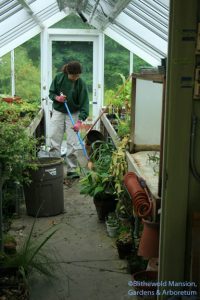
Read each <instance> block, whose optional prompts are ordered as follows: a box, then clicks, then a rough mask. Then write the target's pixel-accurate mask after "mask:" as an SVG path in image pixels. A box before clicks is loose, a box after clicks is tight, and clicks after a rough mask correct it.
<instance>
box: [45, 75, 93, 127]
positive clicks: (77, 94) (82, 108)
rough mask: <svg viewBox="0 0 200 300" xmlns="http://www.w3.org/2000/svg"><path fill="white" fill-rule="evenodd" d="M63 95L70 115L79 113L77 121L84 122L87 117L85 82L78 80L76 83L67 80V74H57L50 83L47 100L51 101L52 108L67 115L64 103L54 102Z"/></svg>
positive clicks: (87, 103) (87, 101) (87, 102)
mask: <svg viewBox="0 0 200 300" xmlns="http://www.w3.org/2000/svg"><path fill="white" fill-rule="evenodd" d="M60 93H63V94H64V95H66V96H67V98H66V99H67V105H68V107H69V110H70V112H71V113H74V112H77V111H79V120H82V121H84V120H85V119H86V118H87V117H88V115H89V97H88V90H87V86H86V84H85V82H84V81H83V80H82V79H81V78H79V79H77V80H76V81H72V80H70V79H68V77H67V74H64V73H63V72H60V73H58V74H57V75H56V76H55V78H54V80H53V81H52V83H51V86H50V89H49V98H50V99H51V100H53V108H54V109H55V110H58V111H60V112H63V113H67V110H66V108H65V105H64V103H60V102H58V101H56V100H55V97H56V96H60Z"/></svg>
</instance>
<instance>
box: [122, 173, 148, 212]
mask: <svg viewBox="0 0 200 300" xmlns="http://www.w3.org/2000/svg"><path fill="white" fill-rule="evenodd" d="M124 185H125V187H126V189H127V191H128V193H129V195H130V196H131V199H132V203H133V207H134V212H135V214H136V215H137V216H138V217H147V216H149V215H151V212H152V206H153V203H152V201H150V200H149V198H148V196H147V194H146V192H145V190H144V189H143V187H142V186H141V185H140V182H139V180H138V177H137V175H136V174H135V173H134V172H128V173H126V174H125V175H124Z"/></svg>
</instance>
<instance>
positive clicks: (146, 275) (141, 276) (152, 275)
mask: <svg viewBox="0 0 200 300" xmlns="http://www.w3.org/2000/svg"><path fill="white" fill-rule="evenodd" d="M133 280H134V281H137V282H138V283H139V284H138V285H135V286H134V289H135V290H136V291H155V290H157V286H152V285H147V284H145V282H150V281H151V282H156V281H157V280H158V272H156V271H147V270H145V271H140V272H137V273H134V274H133ZM143 282H144V284H142V283H143Z"/></svg>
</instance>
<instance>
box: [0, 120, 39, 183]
mask: <svg viewBox="0 0 200 300" xmlns="http://www.w3.org/2000/svg"><path fill="white" fill-rule="evenodd" d="M0 140H1V147H0V162H1V163H2V164H3V167H4V177H5V178H6V179H11V180H13V181H15V180H16V181H18V182H22V181H24V180H27V179H28V178H27V176H28V175H27V174H26V173H25V170H26V169H27V168H29V167H34V166H32V165H31V163H30V162H31V160H32V159H33V158H35V151H34V150H35V147H36V144H37V141H36V139H35V138H34V137H30V136H28V135H27V133H26V132H25V129H24V127H23V125H22V124H20V122H18V123H8V122H0Z"/></svg>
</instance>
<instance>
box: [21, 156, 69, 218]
mask: <svg viewBox="0 0 200 300" xmlns="http://www.w3.org/2000/svg"><path fill="white" fill-rule="evenodd" d="M38 161H39V162H38V169H37V170H30V179H31V183H30V184H29V185H24V196H25V203H26V210H27V214H28V215H29V216H34V217H35V216H37V217H49V216H55V215H58V214H61V213H63V211H64V192H63V159H62V158H56V157H43V158H39V159H38Z"/></svg>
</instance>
